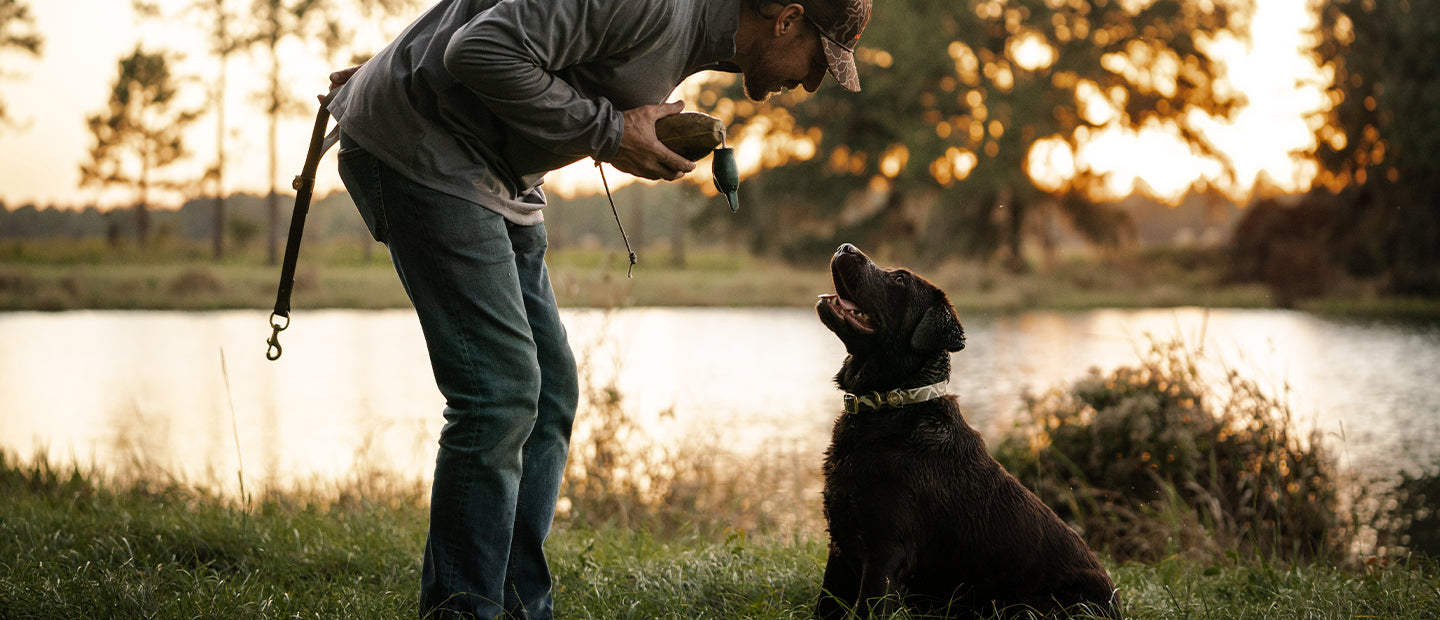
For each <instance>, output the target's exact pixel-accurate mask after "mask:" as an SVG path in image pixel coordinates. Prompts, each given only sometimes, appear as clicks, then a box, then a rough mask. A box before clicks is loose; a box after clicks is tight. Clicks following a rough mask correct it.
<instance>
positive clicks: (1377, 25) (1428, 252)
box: [1312, 0, 1440, 295]
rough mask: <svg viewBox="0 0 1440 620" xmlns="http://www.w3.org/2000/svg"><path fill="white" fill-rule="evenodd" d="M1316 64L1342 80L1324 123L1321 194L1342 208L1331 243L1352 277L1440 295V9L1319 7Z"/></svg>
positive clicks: (1358, 0) (1333, 1) (1335, 0)
mask: <svg viewBox="0 0 1440 620" xmlns="http://www.w3.org/2000/svg"><path fill="white" fill-rule="evenodd" d="M1312 6H1313V7H1314V8H1315V9H1316V11H1317V12H1318V14H1319V22H1318V25H1317V28H1316V30H1315V41H1316V44H1315V47H1314V49H1313V54H1314V57H1315V59H1316V61H1317V63H1318V64H1319V65H1320V66H1321V67H1324V68H1325V69H1326V70H1327V71H1328V72H1332V73H1333V75H1334V81H1333V83H1332V86H1331V87H1330V90H1329V96H1330V101H1331V103H1332V105H1331V107H1330V109H1329V110H1328V111H1327V112H1325V113H1324V114H1323V116H1322V117H1321V118H1318V119H1316V121H1317V122H1315V123H1312V124H1313V125H1314V126H1316V127H1317V130H1316V137H1317V142H1318V143H1319V147H1318V149H1317V150H1316V153H1315V158H1316V160H1317V161H1318V162H1319V164H1320V168H1321V170H1320V174H1319V176H1318V177H1317V185H1318V186H1319V188H1320V191H1321V192H1326V193H1329V194H1332V195H1333V196H1331V197H1329V198H1328V199H1327V198H1326V197H1323V196H1317V197H1315V199H1316V200H1318V201H1326V200H1334V201H1338V202H1339V204H1340V205H1341V208H1340V209H1339V211H1338V213H1339V215H1338V216H1337V217H1336V218H1335V219H1334V220H1333V221H1332V222H1331V223H1330V226H1329V229H1328V232H1327V235H1326V237H1327V238H1328V244H1329V246H1330V247H1329V250H1331V253H1332V254H1334V255H1335V256H1337V258H1338V260H1339V262H1341V263H1342V265H1343V266H1344V267H1345V268H1346V269H1347V270H1348V271H1349V272H1350V273H1352V274H1354V275H1360V276H1381V277H1384V278H1385V279H1387V280H1388V283H1389V288H1390V289H1391V290H1392V291H1393V292H1397V293H1405V294H1424V295H1440V178H1437V177H1436V175H1435V170H1436V169H1437V168H1440V89H1436V87H1435V85H1436V84H1437V83H1440V63H1436V62H1435V41H1436V40H1437V39H1440V5H1437V4H1436V3H1434V2H1413V1H1410V0H1379V1H1377V0H1316V1H1315V2H1314V3H1313V5H1312Z"/></svg>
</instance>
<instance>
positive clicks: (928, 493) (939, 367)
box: [815, 243, 1118, 620]
mask: <svg viewBox="0 0 1440 620" xmlns="http://www.w3.org/2000/svg"><path fill="white" fill-rule="evenodd" d="M830 271H831V273H832V275H833V277H834V280H835V293H834V294H832V295H821V297H820V302H819V303H818V304H817V305H816V308H815V310H816V312H817V313H819V315H820V320H821V322H823V323H824V324H825V326H826V327H828V328H829V329H830V331H832V332H835V335H836V336H838V337H839V338H840V340H841V341H842V342H844V343H845V350H846V352H847V353H848V354H849V355H848V356H846V358H845V362H844V363H843V364H842V365H841V367H840V373H839V374H837V375H836V376H835V382H836V384H838V385H839V387H840V389H841V390H843V391H844V392H845V413H844V414H842V415H841V416H840V417H839V419H837V420H836V422H835V428H834V435H833V437H832V439H831V444H830V448H829V449H828V450H827V451H826V453H825V465H824V470H823V471H824V476H825V492H824V493H825V519H826V521H827V522H828V525H829V531H830V556H829V560H828V563H827V564H826V566H825V578H824V582H823V584H822V591H821V594H820V601H819V603H818V604H817V606H816V608H815V615H816V616H817V617H820V618H825V619H827V620H828V619H831V618H840V617H843V616H845V615H846V614H847V613H851V612H852V611H853V612H854V613H855V614H856V615H858V616H860V617H862V618H863V617H869V615H870V614H871V613H874V614H876V615H878V616H880V617H886V616H888V615H889V614H891V613H894V612H896V611H898V610H899V609H901V606H904V607H905V608H908V609H909V610H910V611H911V612H914V613H917V614H920V615H923V616H939V617H945V618H968V617H974V616H984V617H990V616H992V615H996V614H999V615H1001V616H1005V617H1009V616H1019V617H1024V616H1025V615H1027V614H1029V615H1032V616H1044V617H1065V616H1068V615H1070V614H1072V613H1074V614H1092V615H1100V616H1106V617H1112V618H1113V617H1118V610H1117V608H1116V600H1115V597H1114V593H1115V586H1114V584H1113V583H1112V582H1111V581H1110V576H1109V575H1108V574H1107V573H1106V572H1105V568H1104V567H1102V566H1101V565H1100V562H1099V561H1097V560H1096V558H1095V554H1094V553H1093V552H1091V551H1090V549H1089V548H1088V547H1086V546H1085V543H1084V542H1083V541H1082V540H1080V537H1079V536H1078V535H1076V533H1075V532H1074V531H1073V530H1071V529H1070V528H1069V527H1068V526H1066V525H1065V523H1064V522H1063V521H1061V520H1060V518H1059V517H1057V516H1055V513H1054V512H1053V511H1051V510H1050V508H1049V507H1047V506H1046V505H1045V504H1044V503H1042V502H1041V501H1040V499H1039V498H1037V497H1036V496H1035V494H1034V493H1031V492H1030V490H1029V489H1026V488H1025V487H1024V486H1023V485H1021V484H1020V482H1019V481H1018V480H1016V479H1015V478H1014V477H1013V476H1011V475H1010V473H1009V472H1007V471H1005V468H1004V467H1001V465H1000V464H999V463H998V462H996V461H995V459H993V458H991V457H990V455H989V453H988V452H986V450H985V441H984V440H983V439H981V437H980V434H979V433H978V432H976V431H975V429H973V428H971V427H970V426H969V425H968V424H966V423H965V418H964V417H963V416H962V415H961V413H960V407H959V405H958V404H957V403H956V400H955V397H954V396H951V395H947V394H946V390H945V384H946V382H947V381H948V380H949V378H950V353H951V352H953V351H959V350H961V349H963V348H965V332H964V330H963V329H962V328H961V326H960V321H959V319H957V318H956V315H955V309H954V307H952V306H951V305H950V301H949V299H948V298H946V296H945V293H944V292H943V291H941V290H940V289H939V288H936V287H935V285H933V284H931V283H929V282H927V281H926V280H925V279H924V278H921V277H920V276H917V275H915V274H914V273H911V272H909V271H907V270H905V269H890V270H886V269H881V268H880V267H877V266H876V265H875V263H874V262H872V261H871V260H870V259H869V258H868V257H866V256H865V254H864V253H862V252H861V251H860V250H858V249H856V248H855V246H852V245H850V244H848V243H847V244H845V245H842V246H840V249H839V250H838V251H836V252H835V256H834V257H833V258H832V259H831V261H830Z"/></svg>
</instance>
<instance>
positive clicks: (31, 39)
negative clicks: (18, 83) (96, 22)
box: [0, 0, 45, 127]
mask: <svg viewBox="0 0 1440 620" xmlns="http://www.w3.org/2000/svg"><path fill="white" fill-rule="evenodd" d="M44 44H45V39H44V38H43V37H41V36H40V33H39V32H38V31H36V30H35V16H34V15H32V14H31V13H30V6H29V5H27V4H25V2H24V0H0V53H4V52H6V51H12V50H13V51H17V52H20V53H22V54H25V55H27V56H31V57H39V56H40V52H41V50H42V49H43V47H44ZM13 125H14V120H13V119H11V118H10V115H9V113H8V112H7V110H6V108H5V101H4V100H0V127H5V126H13Z"/></svg>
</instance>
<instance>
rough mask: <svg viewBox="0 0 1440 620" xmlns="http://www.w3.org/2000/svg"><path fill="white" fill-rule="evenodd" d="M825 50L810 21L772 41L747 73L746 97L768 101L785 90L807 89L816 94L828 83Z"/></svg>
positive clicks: (805, 21) (800, 22)
mask: <svg viewBox="0 0 1440 620" xmlns="http://www.w3.org/2000/svg"><path fill="white" fill-rule="evenodd" d="M825 71H826V67H825V49H824V46H823V45H821V43H820V33H819V31H817V30H815V27H814V26H813V25H811V24H810V22H809V21H808V20H804V19H800V20H796V26H795V27H792V28H790V29H789V31H787V32H786V33H785V34H782V35H780V36H777V37H775V38H773V39H770V40H769V41H768V42H767V44H766V46H765V48H764V50H763V51H762V53H761V54H760V57H759V59H758V60H757V61H756V63H755V65H754V66H752V67H750V70H748V71H746V72H745V96H747V97H749V98H751V99H753V100H755V101H764V100H766V99H767V98H769V97H770V95H772V94H774V93H777V92H780V91H781V90H785V89H790V90H794V89H795V88H797V87H801V86H803V87H804V88H805V91H806V92H811V93H813V92H815V89H817V88H820V82H821V81H822V80H824V79H825Z"/></svg>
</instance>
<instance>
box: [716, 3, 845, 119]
mask: <svg viewBox="0 0 1440 620" xmlns="http://www.w3.org/2000/svg"><path fill="white" fill-rule="evenodd" d="M748 5H749V8H750V9H751V10H752V11H753V13H752V14H751V15H750V18H751V20H752V21H751V31H750V32H749V38H748V39H747V40H746V41H745V43H746V45H741V41H740V36H741V35H737V37H736V39H737V56H736V62H737V64H739V65H740V67H741V69H742V70H743V72H744V74H745V94H746V95H747V96H749V97H750V98H751V99H754V100H756V101H761V100H764V99H765V98H766V97H768V96H770V94H772V93H774V92H777V91H780V90H782V89H787V88H788V89H794V88H796V87H800V86H803V87H804V88H805V90H806V91H809V92H815V89H817V88H819V87H820V82H821V81H822V80H824V79H825V73H827V72H828V73H830V75H831V76H833V77H834V78H835V80H836V81H837V82H839V83H840V85H841V86H844V87H845V88H846V89H848V90H851V91H858V90H860V78H859V73H858V71H857V70H856V68H855V45H856V43H858V42H859V40H860V33H861V32H862V31H864V30H865V24H866V23H868V22H869V20H870V6H871V0H796V1H794V2H788V3H787V2H786V1H785V0H749V2H748ZM757 18H758V19H757ZM742 28H744V26H743V25H742Z"/></svg>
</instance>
